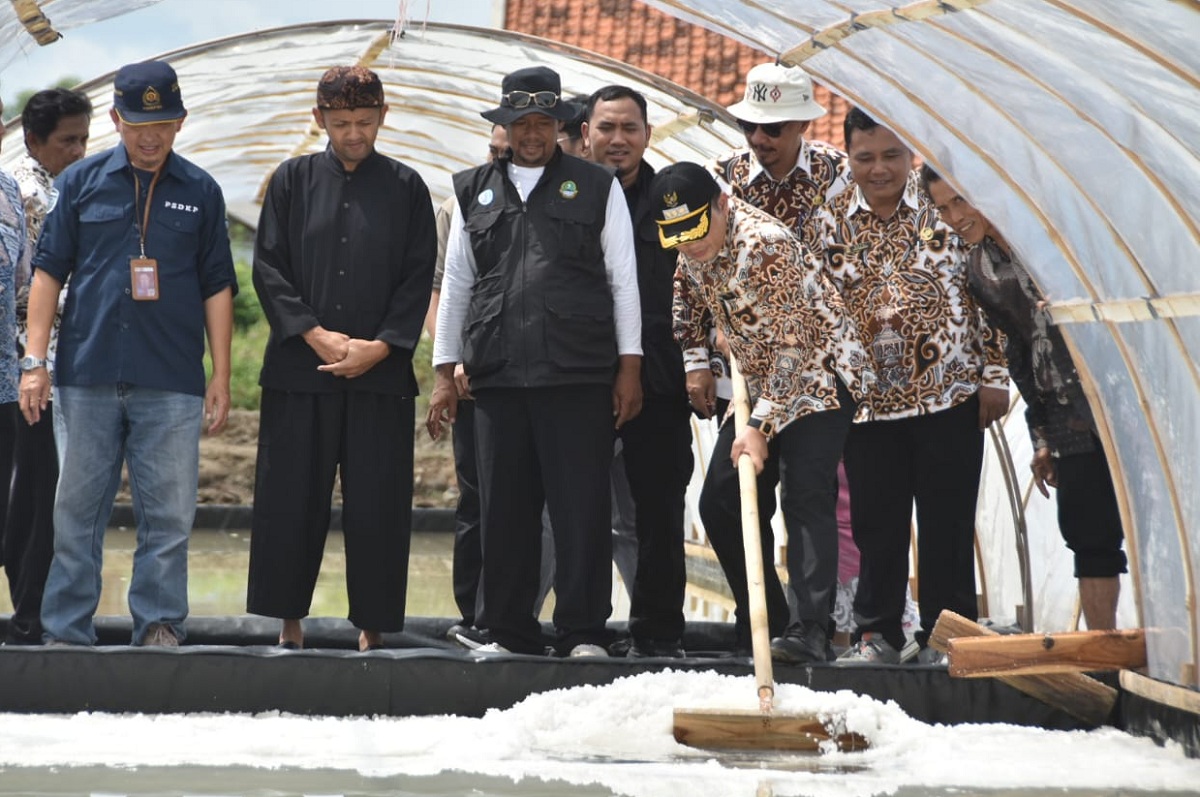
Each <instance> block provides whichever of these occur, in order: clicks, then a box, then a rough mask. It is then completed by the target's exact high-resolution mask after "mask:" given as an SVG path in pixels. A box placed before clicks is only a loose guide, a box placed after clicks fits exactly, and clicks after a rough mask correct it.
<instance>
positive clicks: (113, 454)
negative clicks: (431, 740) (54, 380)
mask: <svg viewBox="0 0 1200 797" xmlns="http://www.w3.org/2000/svg"><path fill="white" fill-rule="evenodd" d="M54 409H55V412H56V413H61V415H62V417H63V420H64V421H65V423H66V428H67V439H68V440H69V441H70V442H69V445H68V446H67V447H66V451H65V452H64V458H63V467H62V472H61V474H60V475H59V480H58V495H57V497H56V498H55V502H54V561H53V563H52V564H51V565H50V575H49V577H48V578H47V581H46V593H45V596H44V597H43V599H42V627H43V629H44V631H45V634H44V638H45V640H46V641H48V642H49V641H53V640H57V641H61V642H69V643H72V644H78V645H94V644H95V643H96V629H95V625H94V623H93V621H92V620H93V617H94V616H95V613H96V607H97V606H98V605H99V602H100V569H101V563H102V559H103V547H104V530H105V527H106V526H107V524H108V518H109V515H110V514H111V513H112V504H113V498H114V497H115V496H116V494H117V488H118V486H119V485H120V482H121V463H122V461H125V462H126V463H128V465H129V481H130V486H131V489H132V494H133V512H134V517H135V518H136V519H137V549H136V551H135V552H134V555H133V576H132V578H131V579H130V583H129V611H130V613H131V614H132V615H133V640H132V641H133V644H140V643H141V641H142V639H143V638H144V637H145V635H146V630H147V627H148V626H149V625H150V624H151V623H162V624H164V625H168V626H170V627H171V629H172V630H173V631H174V632H175V635H176V636H177V637H178V638H179V639H181V640H182V639H183V635H184V629H183V621H184V620H185V619H186V618H187V613H188V599H187V556H188V535H189V534H190V533H191V529H192V520H193V519H194V517H195V514H196V486H197V482H198V479H199V468H200V427H201V423H202V421H203V417H204V399H203V398H201V397H200V396H193V395H188V394H185V393H175V392H170V391H163V390H150V389H146V388H141V387H137V386H135V385H129V384H117V385H100V386H94V387H93V386H87V387H80V386H64V387H60V388H59V404H58V405H57V406H56V407H55V408H54Z"/></svg>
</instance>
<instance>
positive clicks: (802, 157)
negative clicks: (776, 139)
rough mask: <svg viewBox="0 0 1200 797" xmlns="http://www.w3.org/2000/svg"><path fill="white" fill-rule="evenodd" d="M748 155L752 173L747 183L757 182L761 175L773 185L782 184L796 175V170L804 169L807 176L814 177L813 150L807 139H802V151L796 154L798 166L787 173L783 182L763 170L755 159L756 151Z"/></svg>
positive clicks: (748, 175)
mask: <svg viewBox="0 0 1200 797" xmlns="http://www.w3.org/2000/svg"><path fill="white" fill-rule="evenodd" d="M747 154H748V155H749V157H750V172H749V174H747V175H746V182H747V183H752V182H754V181H755V180H757V179H758V176H759V175H760V174H761V175H763V176H764V177H766V178H767V179H768V180H770V181H771V182H773V183H774V182H780V183H782V182H783V180H786V179H788V177H791V176H792V175H793V174H795V173H796V169H803V170H804V173H805V174H807V175H808V176H809V177H812V148H811V147H810V146H809V145H808V139H807V138H802V139H800V151H799V152H797V153H796V165H795V166H793V167H792V170H791V171H790V172H788V173H787V177H784V178H783V180H776V179H775V178H774V177H772V176H771V173H770V172H768V171H767V170H766V169H764V168H763V165H762V163H761V162H760V161H759V160H758V158H757V157H755V155H754V150H747Z"/></svg>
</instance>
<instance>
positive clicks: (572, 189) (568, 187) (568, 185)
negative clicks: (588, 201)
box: [558, 180, 579, 199]
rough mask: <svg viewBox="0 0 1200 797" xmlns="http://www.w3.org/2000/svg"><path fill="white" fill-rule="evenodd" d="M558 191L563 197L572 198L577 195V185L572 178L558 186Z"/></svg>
mask: <svg viewBox="0 0 1200 797" xmlns="http://www.w3.org/2000/svg"><path fill="white" fill-rule="evenodd" d="M558 193H559V195H560V196H562V198H563V199H574V198H575V197H577V196H579V186H577V185H575V181H574V180H566V181H564V182H563V184H562V185H560V186H559V187H558Z"/></svg>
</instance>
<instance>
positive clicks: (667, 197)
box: [663, 191, 679, 208]
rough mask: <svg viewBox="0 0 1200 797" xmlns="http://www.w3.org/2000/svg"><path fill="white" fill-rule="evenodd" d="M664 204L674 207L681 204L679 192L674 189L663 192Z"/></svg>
mask: <svg viewBox="0 0 1200 797" xmlns="http://www.w3.org/2000/svg"><path fill="white" fill-rule="evenodd" d="M663 204H664V205H666V206H667V207H669V208H673V207H675V206H676V205H678V204H679V194H677V193H675V192H674V191H668V192H667V193H665V194H663Z"/></svg>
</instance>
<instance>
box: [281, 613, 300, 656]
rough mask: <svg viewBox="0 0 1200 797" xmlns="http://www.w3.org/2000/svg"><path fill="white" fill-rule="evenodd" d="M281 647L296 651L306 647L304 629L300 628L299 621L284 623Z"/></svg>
mask: <svg viewBox="0 0 1200 797" xmlns="http://www.w3.org/2000/svg"><path fill="white" fill-rule="evenodd" d="M279 645H280V647H285V648H296V649H299V648H302V647H304V629H303V628H301V627H300V621H299V620H284V621H283V628H282V629H281V630H280V632H279Z"/></svg>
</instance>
